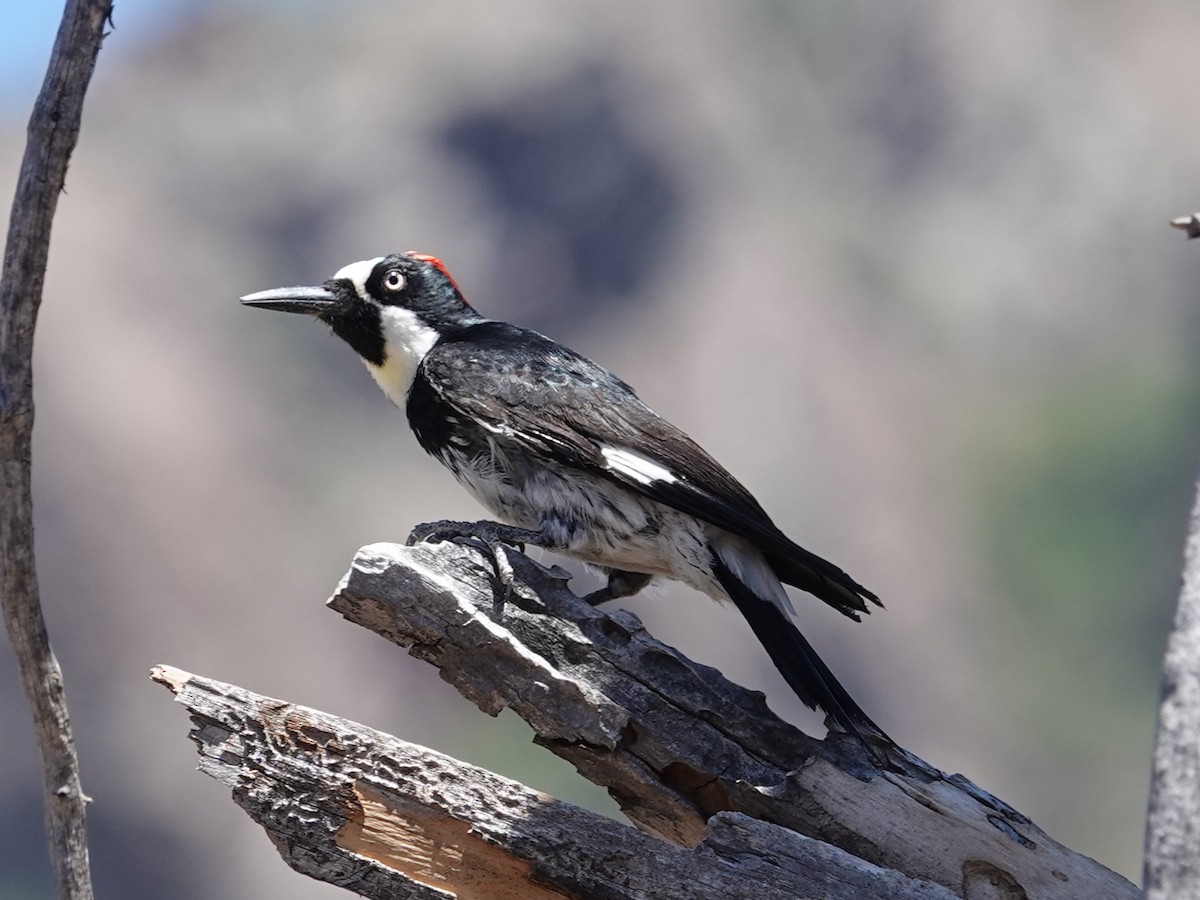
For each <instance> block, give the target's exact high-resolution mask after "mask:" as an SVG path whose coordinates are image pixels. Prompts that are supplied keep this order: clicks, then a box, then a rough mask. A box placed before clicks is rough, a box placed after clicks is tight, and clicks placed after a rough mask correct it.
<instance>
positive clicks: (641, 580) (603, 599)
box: [582, 569, 654, 606]
mask: <svg viewBox="0 0 1200 900" xmlns="http://www.w3.org/2000/svg"><path fill="white" fill-rule="evenodd" d="M653 577H654V576H653V575H647V574H646V573H644V572H626V571H623V570H622V569H610V570H609V572H608V584H606V585H605V586H604V587H602V588H600V589H599V590H597V591H592V592H591V593H590V594H588V595H587V596H586V597H583V598H582V599H583V602H584V603H588V604H591V605H592V606H598V605H599V604H601V603H607V602H608V601H609V600H618V599H620V598H621V597H632V596H633V595H634V594H636V593H637V592H638V591H640V590H641V589H642V588H644V587H645V586H646V585H648V584H649V583H650V580H651V579H652V578H653Z"/></svg>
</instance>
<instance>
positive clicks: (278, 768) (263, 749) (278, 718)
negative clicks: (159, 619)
mask: <svg viewBox="0 0 1200 900" xmlns="http://www.w3.org/2000/svg"><path fill="white" fill-rule="evenodd" d="M152 677H153V678H154V679H155V680H156V681H158V682H159V683H161V684H164V685H166V686H167V687H168V688H170V689H171V691H172V692H173V693H174V694H175V696H176V699H177V700H178V701H179V702H180V703H182V704H183V705H184V706H186V707H187V709H188V711H189V712H190V713H191V716H192V721H193V722H194V724H195V728H194V730H193V731H192V737H193V739H194V740H195V741H196V744H197V746H198V747H199V750H200V768H201V770H202V771H204V772H205V773H207V774H209V775H211V776H212V777H214V778H216V779H217V780H218V781H220V782H222V783H224V784H226V785H228V786H229V787H230V788H232V790H233V796H234V799H235V800H236V801H237V803H238V805H239V806H241V807H242V808H243V809H244V810H245V811H246V812H247V813H249V815H250V816H251V817H252V818H253V819H254V820H255V821H256V822H258V823H259V824H260V825H262V826H263V827H264V828H265V829H266V831H267V833H268V834H269V835H270V837H271V840H272V841H273V842H274V844H275V846H276V847H277V848H278V849H279V852H280V853H281V854H282V855H283V857H284V859H285V860H286V861H287V862H288V864H289V865H291V866H292V867H293V868H295V869H296V870H297V871H299V872H302V873H304V874H306V875H309V876H311V877H314V878H319V879H321V880H323V881H328V882H331V883H333V884H337V885H339V886H342V887H345V888H348V889H350V890H353V891H355V892H356V893H359V894H361V895H363V896H365V897H376V898H399V897H412V898H422V900H424V898H434V897H436V898H443V900H444V898H447V897H458V898H462V900H497V898H518V897H520V898H530V900H537V898H552V897H557V898H561V897H580V898H584V897H587V898H593V897H605V898H633V897H641V898H648V897H672V898H680V900H689V898H695V900H701V898H712V897H738V898H746V900H750V898H753V900H770V898H789V900H790V898H794V897H828V898H832V900H862V898H868V900H869V898H878V900H885V898H894V900H951V898H953V897H954V896H955V895H954V894H953V893H951V892H950V891H948V890H946V889H945V888H942V887H940V886H938V885H932V884H928V883H922V882H918V881H915V880H913V879H910V878H906V877H904V876H902V875H898V874H897V873H895V872H888V871H887V870H885V869H881V868H879V867H878V866H874V865H871V864H870V863H867V862H864V861H863V860H861V859H857V858H855V857H854V856H852V855H850V854H849V853H846V852H845V851H842V850H839V849H837V848H835V847H831V846H829V845H828V844H825V843H823V842H821V841H817V840H813V839H811V838H806V837H804V836H802V835H798V834H796V833H795V832H792V831H789V830H788V829H785V828H780V827H779V826H777V825H771V824H769V823H766V822H762V821H758V820H755V819H752V818H750V817H748V816H744V815H740V814H738V813H721V814H719V815H717V816H715V817H714V818H713V819H712V821H711V822H710V824H709V828H708V831H707V834H706V835H705V836H704V838H703V840H701V842H700V843H699V844H698V845H697V846H695V847H694V848H687V849H685V848H680V847H677V846H675V845H673V844H669V843H666V842H665V841H662V840H659V839H658V838H655V837H653V836H651V835H648V834H644V833H642V832H640V831H637V830H636V829H634V828H631V827H629V826H628V825H622V824H621V823H619V822H614V821H613V820H612V819H608V818H606V817H604V816H601V815H599V814H597V813H593V812H588V811H587V810H584V809H580V808H579V807H576V806H572V805H571V804H569V803H563V802H561V801H559V800H554V799H553V798H551V797H547V796H546V795H544V794H540V793H538V792H536V791H533V790H530V789H529V788H526V787H524V786H522V785H520V784H518V783H516V782H514V781H510V780H509V779H507V778H502V777H501V776H499V775H495V774H493V773H491V772H488V771H485V770H483V769H479V768H477V767H475V766H471V765H468V764H466V763H462V762H459V761H457V760H454V759H451V758H450V757H448V756H444V755H442V754H440V753H436V752H434V751H432V750H427V749H425V748H424V747H418V746H416V745H415V744H409V743H407V742H405V741H401V740H397V739H396V738H393V737H390V736H388V735H386V734H380V733H379V732H376V731H372V730H371V729H369V728H365V727H363V726H362V725H357V724H355V723H353V722H348V721H346V720H345V719H339V718H337V717H336V716H331V715H328V714H326V713H322V712H317V711H316V710H312V709H306V708H304V707H300V706H293V705H291V704H287V703H281V702H280V701H278V700H271V699H269V698H266V697H262V696H259V695H257V694H252V693H250V692H249V691H246V690H244V689H242V688H238V687H234V686H233V685H228V684H221V683H220V682H217V681H212V680H209V679H207V678H201V677H199V676H195V675H190V674H188V673H187V672H181V671H179V670H178V669H172V668H170V667H167V666H159V667H157V668H156V669H155V670H154V673H153V676H152Z"/></svg>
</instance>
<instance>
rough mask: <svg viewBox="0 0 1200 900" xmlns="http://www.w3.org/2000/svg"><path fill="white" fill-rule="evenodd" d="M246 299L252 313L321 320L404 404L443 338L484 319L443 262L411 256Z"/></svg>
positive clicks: (400, 255) (395, 257)
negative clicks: (424, 361) (425, 361)
mask: <svg viewBox="0 0 1200 900" xmlns="http://www.w3.org/2000/svg"><path fill="white" fill-rule="evenodd" d="M241 299H242V303H244V304H245V305H247V306H257V307H260V308H262V309H273V310H277V311H279V312H290V313H304V314H306V315H310V316H314V317H316V318H318V319H320V320H321V321H322V322H324V323H325V324H327V325H328V326H329V327H330V328H331V329H332V330H333V333H334V334H336V335H337V336H338V337H340V338H341V339H342V340H344V341H345V342H346V343H347V344H349V345H350V346H351V347H353V348H354V350H355V351H356V352H357V353H358V355H359V356H361V357H362V360H363V362H364V363H365V364H366V366H367V369H368V370H369V371H370V373H371V375H372V376H373V377H374V378H375V380H376V381H377V382H378V383H379V386H380V387H381V388H383V390H384V392H385V393H386V394H387V395H388V396H389V397H391V399H392V400H393V401H394V402H395V403H397V404H399V405H402V404H403V400H404V395H405V394H407V392H408V388H409V386H410V385H411V384H412V379H413V376H414V374H415V372H416V367H417V366H418V365H420V362H421V360H422V359H423V358H424V357H425V354H426V353H428V352H429V351H430V350H431V349H432V348H433V346H434V344H436V343H437V341H438V339H439V338H441V337H442V336H443V335H445V334H447V333H450V332H452V331H454V330H455V329H457V328H460V327H462V326H463V325H466V324H469V323H470V322H472V321H478V320H479V319H480V318H481V316H480V315H479V313H477V312H475V310H474V309H472V308H471V306H470V305H469V304H468V303H467V301H466V300H465V299H464V298H463V295H462V292H461V291H460V290H459V289H458V285H457V284H455V282H454V279H453V278H451V277H450V273H449V272H448V271H446V267H445V266H444V265H442V262H441V260H439V259H437V258H435V257H432V256H426V255H424V254H421V253H412V252H409V253H393V254H392V255H390V256H381V257H377V258H375V259H365V260H363V261H361V262H356V263H351V264H350V265H348V266H344V267H343V268H341V269H340V270H339V271H338V272H337V273H336V274H335V275H334V276H333V277H332V278H330V279H329V280H328V281H326V282H325V283H324V284H323V285H321V286H320V287H290V288H275V289H272V290H269V291H259V292H258V293H255V294H247V295H246V296H245V297H242V298H241Z"/></svg>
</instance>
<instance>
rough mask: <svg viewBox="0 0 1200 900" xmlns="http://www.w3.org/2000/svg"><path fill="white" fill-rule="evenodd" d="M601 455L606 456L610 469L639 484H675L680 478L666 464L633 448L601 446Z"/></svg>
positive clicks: (605, 459)
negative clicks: (638, 452) (642, 454)
mask: <svg viewBox="0 0 1200 900" xmlns="http://www.w3.org/2000/svg"><path fill="white" fill-rule="evenodd" d="M600 455H601V456H603V457H604V461H605V463H607V464H608V468H609V469H611V470H612V471H614V472H617V473H619V474H621V475H624V476H625V477H626V478H632V479H633V480H634V481H636V482H638V483H639V484H653V483H654V482H656V481H662V482H666V483H667V484H673V483H675V482H676V481H678V480H679V479H678V478H676V477H675V475H674V473H673V472H671V470H670V469H668V468H667V467H666V466H663V465H662V464H660V463H656V462H654V460H651V459H646V457H644V456H641V455H639V454H637V453H634V452H633V451H632V450H622V449H621V448H620V447H601V448H600Z"/></svg>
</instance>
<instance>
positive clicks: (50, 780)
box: [0, 0, 112, 898]
mask: <svg viewBox="0 0 1200 900" xmlns="http://www.w3.org/2000/svg"><path fill="white" fill-rule="evenodd" d="M111 10H112V3H111V0H69V2H68V3H67V5H66V9H65V10H64V12H63V18H62V23H61V24H60V26H59V30H58V36H57V38H56V39H55V42H54V50H53V52H52V54H51V58H50V65H49V68H48V70H47V72H46V78H45V81H44V82H43V84H42V89H41V92H40V93H39V94H38V98H37V102H36V103H35V105H34V108H33V115H32V116H31V117H30V120H29V129H28V138H27V142H26V145H25V156H24V158H23V159H22V161H21V171H20V175H19V176H18V180H17V190H16V196H15V197H14V199H13V206H12V215H11V217H10V219H9V226H8V239H7V242H6V244H5V247H4V263H3V270H2V271H0V605H2V606H3V610H4V624H5V628H6V630H7V631H8V635H9V640H10V641H11V642H12V645H13V651H14V654H15V656H16V658H17V664H18V667H19V668H20V672H21V681H22V684H23V685H24V688H25V696H26V698H27V699H28V701H29V706H30V709H31V711H32V713H33V721H34V730H35V733H36V735H37V742H38V749H39V751H40V753H41V758H42V775H43V781H44V785H45V794H46V800H45V803H46V838H47V843H48V844H49V849H50V859H51V865H52V868H53V870H54V882H55V889H56V891H57V894H58V896H59V897H64V898H65V897H78V898H86V897H91V896H92V887H91V876H90V874H89V868H88V857H87V833H86V829H85V823H84V806H85V804H86V802H87V798H86V797H85V796H84V794H83V790H82V788H81V786H80V781H79V765H78V761H77V759H76V757H75V743H74V740H73V738H72V736H71V728H70V722H69V719H68V716H67V706H66V700H65V698H64V694H63V681H62V673H61V671H60V670H59V667H58V662H57V660H55V658H54V654H53V653H52V652H51V650H50V642H49V639H48V637H47V635H46V625H45V622H44V621H43V618H42V611H41V603H40V600H39V598H38V586H37V575H36V571H35V568H34V552H33V516H32V510H33V502H32V498H31V491H30V446H31V439H32V434H33V374H32V373H33V332H34V327H35V325H36V323H37V313H38V307H39V305H40V304H41V298H42V284H43V281H44V278H45V274H46V260H47V256H48V253H49V248H50V225H51V222H52V221H53V219H54V211H55V208H56V207H57V204H58V195H59V193H60V192H61V191H62V189H63V184H64V183H65V181H66V174H67V162H68V160H69V159H70V156H71V151H72V150H73V149H74V148H75V142H76V140H77V139H78V137H79V126H80V120H81V117H82V114H83V98H84V94H85V93H86V91H87V86H88V82H89V81H90V79H91V75H92V68H93V66H94V65H95V62H96V56H97V55H98V54H99V52H100V42H101V40H102V39H103V37H104V26H105V23H106V22H107V20H108V17H109V14H110V12H111Z"/></svg>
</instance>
